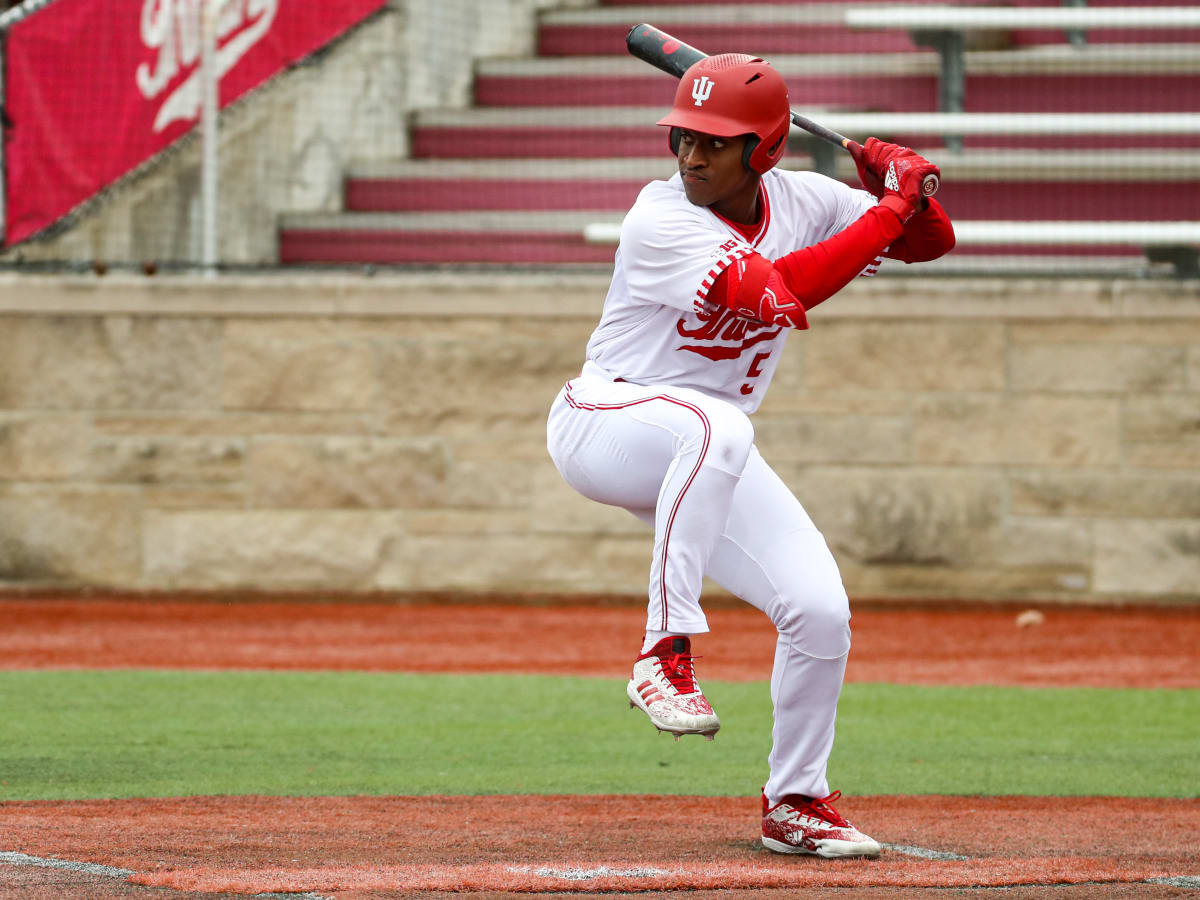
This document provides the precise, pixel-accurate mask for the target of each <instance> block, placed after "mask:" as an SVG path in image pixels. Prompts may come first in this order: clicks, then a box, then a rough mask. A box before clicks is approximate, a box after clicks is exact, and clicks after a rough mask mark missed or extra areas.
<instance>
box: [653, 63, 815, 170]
mask: <svg viewBox="0 0 1200 900" xmlns="http://www.w3.org/2000/svg"><path fill="white" fill-rule="evenodd" d="M791 122H792V111H791V105H790V104H789V103H788V92H787V85H786V84H785V83H784V81H783V76H782V75H780V74H779V72H777V71H776V70H775V69H773V68H772V67H771V64H770V63H768V62H766V61H765V60H761V59H759V58H758V57H755V56H749V55H747V54H745V53H721V54H719V55H717V56H707V57H705V58H704V59H702V60H700V61H699V62H697V63H695V64H694V65H692V66H691V68H689V69H688V70H687V71H686V72H684V73H683V77H682V78H681V79H680V80H679V88H678V89H677V90H676V91H675V103H674V104H673V105H672V107H671V112H670V113H668V114H667V115H666V116H665V117H664V118H662V119H660V120H659V121H658V124H659V125H669V126H670V127H671V130H670V132H669V135H668V141H669V143H670V146H671V152H672V153H675V154H678V153H679V129H680V128H686V129H687V130H688V131H697V132H701V133H703V134H711V135H715V136H716V137H736V136H737V135H739V134H749V135H753V137H751V139H750V140H748V141H747V142H746V155H745V156H744V157H743V162H744V163H745V164H746V167H747V168H748V169H753V170H754V171H755V172H758V173H759V174H760V175H761V174H762V173H763V172H766V171H767V170H769V169H770V168H772V167H773V166H774V165H775V164H776V163H777V162H779V160H780V159H781V158H782V157H783V151H784V149H785V144H786V138H787V134H788V128H789V127H790V126H791Z"/></svg>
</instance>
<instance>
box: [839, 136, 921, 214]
mask: <svg viewBox="0 0 1200 900" xmlns="http://www.w3.org/2000/svg"><path fill="white" fill-rule="evenodd" d="M916 155H917V152H916V151H915V150H913V149H911V148H909V147H901V146H900V145H899V144H889V143H888V142H886V141H881V140H879V138H873V137H869V138H867V141H866V143H865V144H863V149H862V153H860V154H857V155H856V156H855V157H854V164H855V165H856V166H857V167H858V180H859V181H861V182H862V186H863V187H864V188H866V189H867V190H868V191H870V192H871V193H872V194H874V195H875V196H876V197H878V198H879V199H883V193H884V190H885V188H884V186H883V175H884V172H885V171H887V164H888V160H890V159H893V158H895V157H898V156H916Z"/></svg>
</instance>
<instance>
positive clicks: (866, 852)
mask: <svg viewBox="0 0 1200 900" xmlns="http://www.w3.org/2000/svg"><path fill="white" fill-rule="evenodd" d="M841 796H842V792H841V791H834V792H833V793H832V794H830V795H829V796H828V797H820V798H812V797H802V796H797V795H792V796H788V797H784V798H783V799H782V800H780V801H779V802H778V803H776V804H775V805H774V806H768V805H767V795H766V794H763V798H762V804H763V818H762V842H763V846H764V847H766V848H767V849H768V850H774V851H775V852H776V853H809V854H812V855H813V856H823V857H825V858H826V859H839V858H841V857H847V856H872V857H874V856H878V855H879V844H877V843H876V842H875V841H874V840H872V839H871V838H869V837H867V836H866V835H865V834H863V833H862V832H861V831H859V830H858V829H857V828H855V827H854V826H853V825H852V824H851V823H850V822H848V821H847V820H846V819H843V818H842V817H841V816H840V815H839V814H838V811H837V810H836V809H834V808H833V807H832V806H830V805H829V804H831V803H832V802H833V801H834V800H837V799H838V798H839V797H841Z"/></svg>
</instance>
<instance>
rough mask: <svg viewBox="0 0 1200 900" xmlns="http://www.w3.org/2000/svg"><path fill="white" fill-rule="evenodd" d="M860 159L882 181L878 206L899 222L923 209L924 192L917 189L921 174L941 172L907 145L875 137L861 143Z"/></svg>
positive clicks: (922, 175)
mask: <svg viewBox="0 0 1200 900" xmlns="http://www.w3.org/2000/svg"><path fill="white" fill-rule="evenodd" d="M863 162H864V165H865V166H866V169H867V170H868V172H869V173H871V174H874V175H875V176H877V177H878V178H879V179H880V181H881V182H882V187H883V195H882V197H881V198H880V201H879V203H880V205H881V206H886V207H887V208H888V209H890V210H892V212H894V213H895V214H896V215H897V216H899V217H900V221H901V222H907V221H908V220H909V219H911V218H912V216H913V213H915V212H916V211H917V210H919V209H924V208H925V194H924V192H923V191H922V190H921V183H922V182H923V181H924V180H925V177H926V176H927V175H931V174H932V175H937V176H938V177H941V174H942V171H941V169H939V168H938V167H937V166H935V165H934V164H933V163H931V162H930V161H929V160H927V159H925V157H923V156H919V155H918V154H917V153H916V152H915V151H913V150H910V149H909V148H908V147H900V146H897V145H896V144H887V143H884V142H883V141H878V140H876V139H875V138H868V139H867V142H866V144H864V145H863ZM864 183H865V182H864ZM876 196H879V195H878V194H876Z"/></svg>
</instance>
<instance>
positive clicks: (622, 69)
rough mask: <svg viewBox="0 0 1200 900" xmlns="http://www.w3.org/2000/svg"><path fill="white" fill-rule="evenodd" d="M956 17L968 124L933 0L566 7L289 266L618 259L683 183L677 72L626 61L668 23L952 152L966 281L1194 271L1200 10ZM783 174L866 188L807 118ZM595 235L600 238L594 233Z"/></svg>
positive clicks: (293, 245) (361, 190)
mask: <svg viewBox="0 0 1200 900" xmlns="http://www.w3.org/2000/svg"><path fill="white" fill-rule="evenodd" d="M884 6H886V7H887V9H888V10H889V16H890V17H889V18H885V17H884V16H883V15H882V14H879V15H878V16H876V19H877V21H878V22H879V23H880V27H873V25H872V23H871V14H872V13H871V10H872V9H873V8H874V7H884ZM956 6H957V7H962V9H961V11H960V13H956V14H955V15H957V16H958V18H954V17H952V16H951V15H949V14H947V17H946V20H945V21H944V22H942V23H941V24H942V25H943V26H944V28H943V29H942V30H949V29H951V26H953V27H954V28H960V29H961V33H962V34H963V35H964V40H963V46H965V47H966V49H965V51H964V52H963V54H962V57H961V60H960V62H961V66H962V72H963V74H962V81H961V84H960V85H959V86H958V87H957V88H956V89H955V90H957V91H958V92H959V93H960V94H961V103H960V104H959V105H960V106H961V109H962V110H963V112H961V113H956V112H955V111H953V110H951V111H947V110H946V106H947V94H948V93H949V94H953V93H954V91H949V92H948V91H947V89H946V87H945V80H946V76H947V66H946V62H945V59H946V54H945V47H944V46H943V47H941V48H940V49H939V48H937V47H936V42H933V43H934V44H935V49H930V47H929V46H924V45H923V44H929V43H931V42H929V41H927V40H925V39H924V38H923V37H922V32H923V31H925V30H927V26H928V21H927V20H919V19H917V18H916V17H917V16H918V15H921V14H927V13H922V10H921V8H919V5H918V4H914V3H907V2H893V3H890V4H879V3H874V4H870V5H869V6H868V5H866V4H864V2H863V0H842V2H833V3H829V2H826V3H783V2H762V3H751V4H745V3H742V4H737V3H721V2H707V3H696V2H692V3H686V4H685V3H682V2H680V3H661V4H656V5H655V6H653V7H648V6H641V5H638V4H634V3H629V2H625V0H608V2H606V3H603V4H600V5H597V6H595V7H590V8H583V9H570V10H556V11H549V12H545V13H543V14H542V16H541V18H540V23H539V29H538V35H537V41H536V47H537V55H536V56H535V57H531V58H527V59H495V60H483V61H481V62H480V63H479V64H478V65H477V67H476V75H475V82H474V100H475V105H474V107H472V108H469V109H430V110H422V111H418V112H417V113H416V114H415V116H414V117H413V121H412V131H411V158H410V159H405V160H395V161H393V162H389V163H383V164H380V163H374V164H370V165H366V164H352V165H351V166H350V167H349V169H348V170H347V172H346V178H345V196H344V203H345V212H341V213H332V214H331V213H321V214H289V215H285V216H283V217H281V220H280V254H281V259H282V261H283V262H285V263H320V262H328V263H377V264H401V265H446V264H454V265H461V264H470V263H480V264H502V263H506V262H507V263H523V264H543V263H544V264H572V263H577V264H592V265H595V264H604V263H607V262H608V261H610V260H611V255H612V247H611V246H610V245H607V244H606V243H605V241H604V240H602V239H597V237H596V236H597V235H598V234H611V229H610V230H609V231H605V227H604V226H605V225H608V226H611V225H612V224H613V223H614V222H619V220H620V217H621V215H622V214H623V212H624V211H625V209H627V208H628V206H629V204H630V203H631V202H632V200H633V198H634V197H635V196H636V194H637V191H638V189H639V188H640V187H641V186H642V185H643V184H645V183H646V182H647V181H648V180H651V179H653V178H665V177H667V176H669V175H670V174H671V173H672V171H673V170H674V163H673V160H672V159H671V158H670V156H669V154H668V153H667V151H666V147H665V143H666V142H665V139H664V135H663V134H662V133H661V130H660V129H657V128H655V126H654V124H653V123H654V121H655V120H656V118H657V117H658V115H659V114H660V113H661V110H662V109H664V108H665V107H666V106H667V105H668V104H669V102H670V98H671V96H672V91H673V89H674V83H673V82H672V80H671V79H670V76H667V75H664V74H662V73H660V72H657V71H656V70H654V69H652V68H650V67H649V66H647V65H645V64H644V63H642V62H640V61H638V60H635V59H632V58H630V57H629V56H628V55H627V54H626V52H625V43H624V38H625V34H626V32H627V31H628V28H629V26H630V25H631V24H633V23H635V22H639V21H647V20H649V21H652V22H654V24H656V25H658V26H659V27H660V28H662V29H663V30H665V31H667V32H669V33H671V34H674V35H675V36H676V37H678V38H680V39H681V40H684V41H686V42H688V43H692V44H694V45H695V46H698V47H700V48H702V49H704V50H706V51H707V52H711V53H716V52H725V51H745V52H754V53H761V54H763V55H764V56H767V57H769V58H770V59H771V61H772V62H773V64H775V65H776V66H777V67H778V68H779V69H780V70H781V72H783V74H784V76H785V78H786V79H787V81H788V84H789V90H790V92H791V95H792V98H793V106H794V107H796V108H797V109H799V110H802V111H803V112H804V113H805V114H806V115H808V116H809V117H810V118H813V119H816V120H817V121H822V122H825V123H826V124H828V125H829V126H830V127H832V128H834V129H835V130H838V131H841V132H842V133H844V134H848V135H850V136H852V137H855V138H857V139H859V140H862V139H864V138H865V137H866V136H867V135H869V134H876V135H878V136H880V137H885V138H889V139H893V140H898V141H900V142H903V143H908V144H910V145H912V146H914V147H917V148H918V149H919V150H921V151H922V152H924V153H926V154H927V155H928V156H929V157H930V158H932V159H934V160H935V161H937V162H938V163H939V165H941V166H942V167H943V174H944V178H943V187H942V191H941V193H940V195H939V196H940V198H941V199H942V201H943V202H944V203H945V204H946V206H947V208H948V209H949V210H950V212H951V214H952V215H953V216H954V217H955V220H956V222H960V223H962V224H963V225H965V226H966V228H965V231H964V232H963V233H964V234H966V235H968V237H967V238H966V239H965V240H962V241H960V246H959V248H958V249H956V250H955V252H954V253H953V254H951V257H949V258H947V260H946V261H945V264H943V265H942V268H943V269H947V270H949V269H952V268H953V267H954V266H955V265H956V264H962V265H964V266H973V267H975V268H980V267H986V266H987V264H988V260H989V259H991V260H992V261H993V262H994V264H995V266H996V267H997V268H998V269H1003V268H1007V269H1013V268H1014V267H1015V268H1018V269H1019V268H1020V261H1021V260H1022V259H1025V260H1028V261H1029V263H1030V266H1031V267H1037V268H1039V269H1041V270H1048V271H1053V268H1054V261H1055V259H1056V258H1059V259H1061V260H1063V261H1064V265H1063V266H1062V268H1063V269H1064V271H1066V270H1072V271H1075V270H1078V269H1079V268H1086V267H1087V266H1088V264H1089V262H1088V261H1089V260H1092V261H1093V262H1094V264H1095V265H1096V266H1102V265H1103V266H1122V265H1124V266H1127V267H1133V268H1136V267H1139V266H1145V265H1146V259H1147V258H1150V259H1156V260H1157V259H1170V260H1172V261H1174V262H1175V263H1176V270H1177V271H1179V272H1185V273H1186V272H1187V271H1188V267H1189V265H1191V266H1193V267H1194V259H1195V252H1194V245H1193V244H1192V243H1190V241H1191V240H1192V238H1193V237H1194V235H1195V234H1196V233H1197V230H1198V229H1200V225H1198V224H1197V223H1196V222H1195V221H1193V220H1195V219H1197V218H1200V204H1197V202H1196V198H1197V197H1200V153H1197V148H1200V8H1196V7H1191V8H1189V7H1175V8H1172V9H1175V10H1182V12H1177V13H1168V12H1164V11H1163V10H1164V9H1165V7H1162V6H1160V5H1154V4H1147V3H1123V4H1119V5H1118V4H1115V3H1112V2H1104V0H1093V2H1092V3H1091V4H1090V5H1089V6H1088V7H1086V8H1079V7H1069V8H1064V7H1059V8H1053V7H1049V6H1048V5H1047V4H1046V3H1044V2H1043V3H1040V4H1039V3H1032V2H1028V0H1019V2H1017V3H1016V4H1014V5H1011V6H1007V7H1004V8H1001V9H993V8H992V7H991V6H989V5H988V4H985V3H975V2H968V3H959V4H956ZM906 13H908V18H906V16H905V14H906ZM1061 13H1065V14H1066V15H1065V16H1062V15H1059V14H1061ZM1051 14H1053V16H1051ZM1139 14H1140V15H1142V16H1144V17H1145V18H1144V19H1143V20H1139V19H1138V15H1139ZM972 15H974V16H975V18H974V19H973V18H972ZM984 15H989V16H998V18H993V19H988V18H982V16H984ZM1038 16H1051V17H1050V18H1046V19H1045V20H1044V21H1045V22H1050V23H1052V24H1053V25H1054V26H1055V27H1052V28H1051V27H1044V22H1043V21H1040V20H1039V18H1038ZM1089 16H1090V18H1089ZM1173 16H1174V18H1173ZM1193 21H1194V22H1195V23H1196V25H1197V27H1191V24H1190V23H1192V22H1193ZM914 23H915V24H914ZM973 23H975V24H973ZM1164 23H1174V26H1175V27H1173V28H1167V27H1165V24H1164ZM1018 26H1020V27H1018ZM1117 38H1119V40H1117ZM782 165H783V166H784V167H785V168H798V169H802V168H815V169H818V170H821V171H825V172H826V173H827V174H830V175H832V176H834V177H837V178H840V179H842V180H844V181H846V182H848V183H851V184H857V178H856V177H855V174H854V170H853V166H852V165H851V164H850V161H849V159H848V158H847V157H845V155H844V154H841V153H831V152H830V148H829V147H828V146H827V145H822V144H820V143H819V142H814V141H812V140H809V139H807V136H806V135H805V133H804V132H801V131H799V130H798V129H793V132H792V142H791V146H790V148H789V153H788V155H787V156H786V157H785V159H784V162H783V163H782ZM1005 222H1011V223H1020V222H1038V223H1042V224H1041V226H1040V227H1041V231H1039V232H1038V233H1039V234H1042V235H1043V237H1044V240H1042V241H1041V242H1031V241H1027V240H1014V239H1013V233H1012V232H1011V231H1010V230H1006V228H1004V227H997V226H996V224H995V223H1005ZM1099 222H1103V223H1108V224H1109V227H1108V228H1107V230H1104V231H1103V234H1101V232H1100V231H1096V230H1092V231H1088V230H1086V229H1084V228H1082V227H1074V228H1073V227H1072V225H1073V224H1074V223H1099ZM967 223H975V224H974V225H971V224H967ZM1054 223H1057V225H1055V224H1054ZM1139 223H1177V224H1178V225H1179V226H1180V227H1177V228H1174V229H1173V230H1172V229H1164V228H1161V227H1160V228H1158V229H1157V230H1154V229H1152V228H1141V229H1140V230H1139V228H1138V227H1137V226H1138V224H1139ZM588 225H593V226H599V227H598V228H593V229H592V233H591V240H588V239H585V236H584V229H585V228H586V227H587V226H588ZM1188 226H1190V227H1188ZM1055 227H1057V231H1055V230H1054V228H1055ZM1031 233H1032V232H1031ZM1072 236H1073V237H1075V238H1076V240H1075V241H1074V242H1070V241H1068V240H1067V238H1069V237H1072ZM1122 237H1123V238H1124V239H1122ZM1068 263H1069V264H1068Z"/></svg>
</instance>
